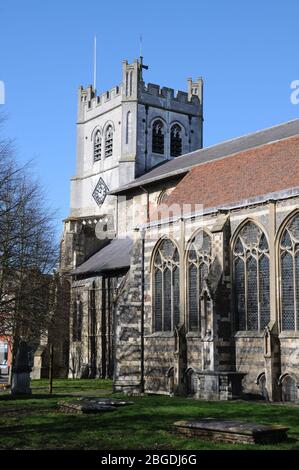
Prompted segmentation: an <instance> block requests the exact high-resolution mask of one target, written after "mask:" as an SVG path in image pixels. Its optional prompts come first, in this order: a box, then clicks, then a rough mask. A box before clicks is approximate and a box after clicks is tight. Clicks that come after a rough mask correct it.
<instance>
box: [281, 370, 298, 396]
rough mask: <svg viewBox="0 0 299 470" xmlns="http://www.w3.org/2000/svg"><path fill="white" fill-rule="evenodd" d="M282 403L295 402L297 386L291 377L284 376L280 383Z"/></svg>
mask: <svg viewBox="0 0 299 470" xmlns="http://www.w3.org/2000/svg"><path fill="white" fill-rule="evenodd" d="M281 392H282V393H281V395H282V397H281V398H282V401H293V402H294V401H297V399H298V395H297V384H296V381H295V379H294V378H293V377H291V376H290V375H288V374H287V375H285V376H284V377H283V378H282V381H281Z"/></svg>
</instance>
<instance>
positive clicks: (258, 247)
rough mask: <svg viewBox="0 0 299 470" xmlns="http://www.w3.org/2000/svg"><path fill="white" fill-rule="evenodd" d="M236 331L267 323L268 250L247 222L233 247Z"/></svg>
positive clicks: (259, 233) (261, 327)
mask: <svg viewBox="0 0 299 470" xmlns="http://www.w3.org/2000/svg"><path fill="white" fill-rule="evenodd" d="M233 271H234V294H235V313H236V328H237V329H238V330H253V331H262V330H264V328H265V327H266V325H267V324H268V323H269V321H270V280H269V247H268V242H267V239H266V236H265V234H264V232H263V231H262V230H261V229H260V228H259V227H258V226H257V225H256V224H255V223H253V222H250V221H249V222H247V223H246V224H245V225H244V226H243V227H242V229H241V231H240V233H239V234H238V236H237V238H236V241H235V244H234V248H233Z"/></svg>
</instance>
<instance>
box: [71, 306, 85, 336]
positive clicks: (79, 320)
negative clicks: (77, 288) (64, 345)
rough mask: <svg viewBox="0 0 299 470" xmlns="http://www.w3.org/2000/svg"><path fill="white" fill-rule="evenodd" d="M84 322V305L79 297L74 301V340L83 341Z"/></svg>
mask: <svg viewBox="0 0 299 470" xmlns="http://www.w3.org/2000/svg"><path fill="white" fill-rule="evenodd" d="M82 324H83V306H82V302H81V300H80V299H79V298H78V299H77V300H75V302H74V303H73V341H81V339H82Z"/></svg>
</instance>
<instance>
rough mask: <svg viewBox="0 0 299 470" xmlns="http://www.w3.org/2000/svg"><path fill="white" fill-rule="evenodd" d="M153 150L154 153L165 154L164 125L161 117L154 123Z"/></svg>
mask: <svg viewBox="0 0 299 470" xmlns="http://www.w3.org/2000/svg"><path fill="white" fill-rule="evenodd" d="M152 151H153V153H159V154H161V155H163V154H164V125H163V122H162V121H161V120H160V119H157V120H156V121H155V122H154V123H153V129H152Z"/></svg>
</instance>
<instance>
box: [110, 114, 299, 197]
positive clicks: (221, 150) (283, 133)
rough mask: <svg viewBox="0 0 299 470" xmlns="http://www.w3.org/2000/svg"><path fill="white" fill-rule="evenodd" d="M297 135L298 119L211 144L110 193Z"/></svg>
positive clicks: (125, 190)
mask: <svg viewBox="0 0 299 470" xmlns="http://www.w3.org/2000/svg"><path fill="white" fill-rule="evenodd" d="M298 134H299V119H295V120H293V121H288V122H285V123H283V124H279V125H277V126H274V127H270V128H268V129H263V130H260V131H257V132H253V133H251V134H247V135H245V136H242V137H238V138H235V139H232V140H227V141H225V142H221V143H219V144H216V145H212V146H211V147H206V148H203V149H200V150H196V151H195V152H191V153H187V154H185V155H181V156H180V157H177V158H174V159H173V160H170V161H169V162H167V163H164V164H163V165H160V166H158V167H156V168H154V169H153V170H151V171H149V172H148V173H146V174H144V175H142V176H140V177H139V178H136V179H135V180H133V181H132V182H131V183H128V184H127V185H124V186H121V187H120V188H118V189H115V190H113V191H111V192H110V194H121V193H125V192H127V191H129V190H131V189H133V188H138V187H140V186H146V185H148V184H151V183H154V182H156V181H160V180H163V179H168V178H171V177H175V176H177V175H182V176H183V175H184V174H186V173H187V172H188V171H189V170H191V169H192V168H193V167H195V166H197V165H200V164H202V163H206V162H210V161H213V160H217V159H219V158H223V157H228V156H231V155H234V154H236V153H240V152H243V151H245V150H249V149H252V148H256V147H260V146H262V145H265V144H268V143H270V142H276V141H279V140H282V139H286V138H288V137H291V136H294V135H298Z"/></svg>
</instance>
